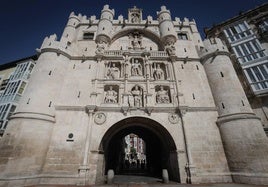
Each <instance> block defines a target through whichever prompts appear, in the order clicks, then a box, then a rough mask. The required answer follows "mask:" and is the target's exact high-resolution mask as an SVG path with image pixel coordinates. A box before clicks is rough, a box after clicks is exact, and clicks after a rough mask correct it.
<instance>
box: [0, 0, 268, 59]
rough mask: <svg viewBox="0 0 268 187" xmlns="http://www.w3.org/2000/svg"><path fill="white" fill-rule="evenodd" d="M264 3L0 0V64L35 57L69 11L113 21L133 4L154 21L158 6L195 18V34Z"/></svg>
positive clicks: (255, 0) (252, 0)
mask: <svg viewBox="0 0 268 187" xmlns="http://www.w3.org/2000/svg"><path fill="white" fill-rule="evenodd" d="M266 2H267V0H232V1H230V0H220V1H219V0H133V1H127V0H121V1H120V0H95V1H93V0H1V4H0V17H1V24H0V41H1V43H0V64H4V63H8V62H11V61H14V60H18V59H21V58H24V57H27V56H31V55H34V54H35V49H36V48H39V47H40V46H41V44H42V42H43V39H44V38H45V37H46V36H49V35H51V34H54V33H56V34H57V36H58V38H59V37H60V35H61V34H62V32H63V29H64V27H65V24H66V22H67V19H68V16H69V14H70V12H72V11H74V12H75V13H76V14H78V13H81V14H82V15H87V16H91V15H96V16H97V18H99V16H100V12H101V10H102V7H103V5H105V4H109V5H110V7H112V8H113V9H115V19H116V18H117V17H118V16H119V15H120V14H122V15H123V16H124V17H125V18H126V17H127V10H128V8H130V7H133V6H134V5H136V6H137V7H139V8H142V9H143V18H146V17H147V16H148V15H151V16H153V18H154V19H156V11H159V10H160V7H161V6H162V5H166V7H167V8H168V9H169V10H170V11H171V15H172V18H173V19H174V18H175V17H180V18H181V19H182V18H184V17H188V18H190V19H195V20H196V22H197V26H198V29H199V32H200V33H201V34H202V36H204V34H203V28H204V27H210V26H212V24H215V23H220V22H222V21H224V20H226V19H229V18H231V17H233V16H235V15H238V14H239V12H241V11H246V10H249V9H252V8H254V7H256V6H258V5H261V4H263V3H266Z"/></svg>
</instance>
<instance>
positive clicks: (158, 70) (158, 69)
mask: <svg viewBox="0 0 268 187" xmlns="http://www.w3.org/2000/svg"><path fill="white" fill-rule="evenodd" d="M164 68H165V65H164V64H163V63H153V77H154V79H155V80H164V79H165V71H164V70H163V69H164Z"/></svg>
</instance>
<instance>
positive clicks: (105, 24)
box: [96, 5, 114, 43]
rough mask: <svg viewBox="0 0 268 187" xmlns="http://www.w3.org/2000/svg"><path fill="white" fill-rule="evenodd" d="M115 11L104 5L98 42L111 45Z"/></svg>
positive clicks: (98, 31) (97, 37)
mask: <svg viewBox="0 0 268 187" xmlns="http://www.w3.org/2000/svg"><path fill="white" fill-rule="evenodd" d="M113 17H114V9H112V10H111V9H109V5H104V7H103V9H102V11H101V18H100V21H99V25H98V30H97V36H96V42H97V43H102V42H104V43H109V42H110V40H111V38H110V36H111V31H112V28H113V23H112V22H113Z"/></svg>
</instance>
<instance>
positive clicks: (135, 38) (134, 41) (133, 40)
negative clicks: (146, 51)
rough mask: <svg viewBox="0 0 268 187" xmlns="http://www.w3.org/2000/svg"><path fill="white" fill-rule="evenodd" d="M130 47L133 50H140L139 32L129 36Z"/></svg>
mask: <svg viewBox="0 0 268 187" xmlns="http://www.w3.org/2000/svg"><path fill="white" fill-rule="evenodd" d="M129 39H130V44H131V47H130V48H133V49H134V50H138V49H141V48H142V35H141V34H140V33H139V32H134V33H131V34H130V35H129Z"/></svg>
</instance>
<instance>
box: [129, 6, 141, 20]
mask: <svg viewBox="0 0 268 187" xmlns="http://www.w3.org/2000/svg"><path fill="white" fill-rule="evenodd" d="M128 16H129V17H128V18H129V21H130V22H131V23H140V21H141V19H142V12H141V9H139V8H137V7H136V6H134V7H133V8H130V9H128Z"/></svg>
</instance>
